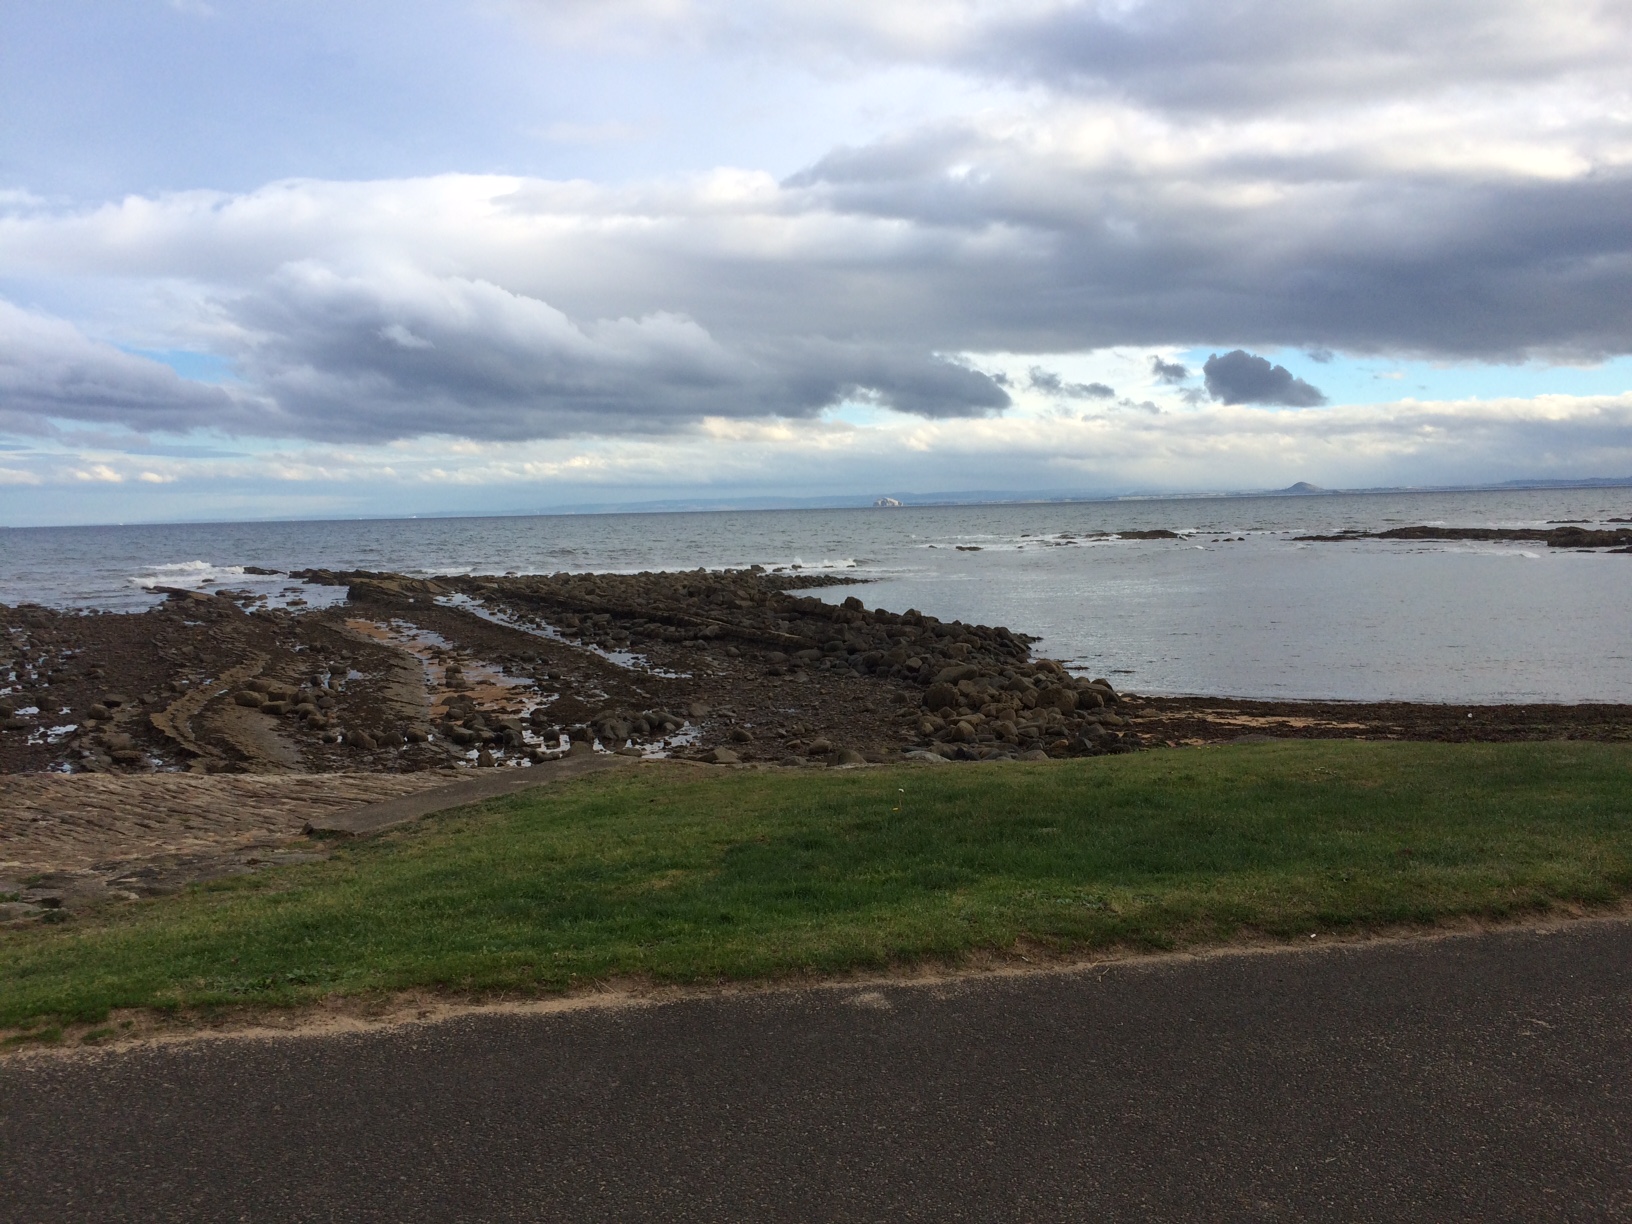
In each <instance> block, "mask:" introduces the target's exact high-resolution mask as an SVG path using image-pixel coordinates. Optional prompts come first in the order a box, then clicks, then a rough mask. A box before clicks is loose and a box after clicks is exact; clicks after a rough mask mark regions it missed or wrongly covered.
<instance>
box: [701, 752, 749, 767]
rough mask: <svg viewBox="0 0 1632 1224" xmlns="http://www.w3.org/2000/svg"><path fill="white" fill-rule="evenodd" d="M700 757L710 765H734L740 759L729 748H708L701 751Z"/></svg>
mask: <svg viewBox="0 0 1632 1224" xmlns="http://www.w3.org/2000/svg"><path fill="white" fill-rule="evenodd" d="M701 759H702V760H704V761H707V762H708V763H709V764H710V765H735V764H737V763H738V762H739V761H741V760H742V758H741V757H739V756H738V755H737V754H736V753H734V752H732V751H731V749H729V748H710V749H709V750H708V751H707V752H705V753H703V755H702V758H701Z"/></svg>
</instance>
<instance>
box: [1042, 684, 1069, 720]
mask: <svg viewBox="0 0 1632 1224" xmlns="http://www.w3.org/2000/svg"><path fill="white" fill-rule="evenodd" d="M1037 704H1038V705H1039V706H1053V707H1054V708H1055V709H1056V710H1058V711H1059V712H1060V713H1061V714H1069V713H1070V712H1071V711H1072V710H1074V709H1076V708H1077V694H1076V693H1075V692H1074V691H1073V690H1071V689H1068V688H1064V687H1061V686H1059V685H1050V686H1049V687H1048V688H1045V689H1044V690H1043V691H1042V692H1040V693H1038V694H1037Z"/></svg>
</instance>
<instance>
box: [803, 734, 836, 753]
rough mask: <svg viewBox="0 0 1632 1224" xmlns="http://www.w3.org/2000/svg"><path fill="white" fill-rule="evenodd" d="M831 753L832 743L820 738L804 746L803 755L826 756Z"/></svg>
mask: <svg viewBox="0 0 1632 1224" xmlns="http://www.w3.org/2000/svg"><path fill="white" fill-rule="evenodd" d="M832 751H833V741H832V740H830V739H826V738H823V737H820V736H818V737H817V738H816V739H813V740H811V741H810V743H808V744H806V745H805V753H806V755H808V756H826V755H827V754H828V753H829V752H832Z"/></svg>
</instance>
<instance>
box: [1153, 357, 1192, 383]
mask: <svg viewBox="0 0 1632 1224" xmlns="http://www.w3.org/2000/svg"><path fill="white" fill-rule="evenodd" d="M1150 372H1151V373H1152V374H1154V375H1155V376H1156V381H1157V382H1160V383H1167V384H1168V385H1169V386H1177V385H1178V384H1179V383H1182V382H1183V381H1184V380H1185V379H1187V378H1189V377H1190V371H1189V370H1187V369H1186V368H1185V367H1184V366H1183V365H1182V364H1181V363H1179V362H1177V361H1163V360H1162V359H1161V358H1160V357H1156V356H1154V355H1153V356H1152V357H1151V359H1150Z"/></svg>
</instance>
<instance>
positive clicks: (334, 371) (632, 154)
mask: <svg viewBox="0 0 1632 1224" xmlns="http://www.w3.org/2000/svg"><path fill="white" fill-rule="evenodd" d="M1629 218H1632V0H1621V2H1592V0H1550V2H1548V3H1521V2H1518V0H1477V2H1475V0H1437V2H1427V0H1412V2H1405V0H1373V2H1372V3H1368V4H1365V5H1356V4H1353V3H1346V2H1339V0H1206V2H1203V0H1100V2H1078V0H1005V2H1003V3H996V2H993V0H935V2H934V3H930V2H929V0H866V2H865V3H864V2H862V0H829V2H828V3H824V4H820V5H811V4H808V3H795V2H794V0H735V2H733V3H723V2H720V0H395V2H393V3H385V2H384V0H355V2H350V3H348V2H347V0H325V2H324V3H321V4H320V3H316V2H314V0H7V3H6V4H5V5H4V6H0V524H5V525H9V526H23V525H40V524H54V523H94V522H135V521H164V520H199V519H259V518H275V517H347V516H355V515H376V514H434V513H472V512H484V511H486V512H516V511H528V510H541V509H551V508H559V507H571V506H588V505H598V506H612V505H627V504H645V503H654V502H664V501H672V502H681V503H692V504H713V503H720V504H725V503H728V502H740V501H745V500H754V499H758V500H760V501H767V502H772V501H777V500H796V499H813V498H823V497H873V496H880V495H884V494H892V495H895V496H898V497H900V496H912V495H915V494H916V495H920V496H923V495H932V494H937V493H940V494H946V493H955V492H966V491H991V492H994V493H1009V494H1023V495H1037V496H1063V495H1083V496H1106V495H1116V494H1122V493H1153V492H1173V493H1185V492H1204V491H1223V490H1251V489H1273V488H1280V487H1284V486H1287V485H1290V484H1292V483H1293V482H1296V481H1308V482H1311V483H1314V484H1316V485H1320V486H1324V487H1329V488H1362V487H1379V486H1408V485H1454V484H1476V483H1487V482H1498V481H1507V480H1525V479H1552V480H1557V479H1582V478H1591V477H1625V476H1632V220H1629Z"/></svg>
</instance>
